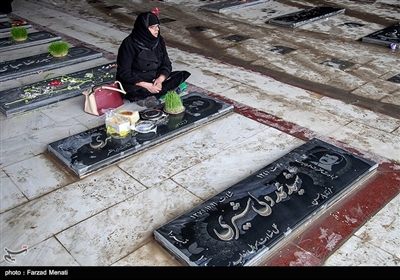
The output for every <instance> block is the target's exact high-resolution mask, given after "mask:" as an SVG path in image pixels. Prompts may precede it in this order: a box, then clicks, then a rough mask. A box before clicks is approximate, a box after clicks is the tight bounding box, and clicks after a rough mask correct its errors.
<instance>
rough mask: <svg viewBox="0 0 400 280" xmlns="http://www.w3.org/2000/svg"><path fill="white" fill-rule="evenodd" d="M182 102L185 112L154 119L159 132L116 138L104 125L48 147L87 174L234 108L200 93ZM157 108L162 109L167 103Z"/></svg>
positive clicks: (77, 169)
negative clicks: (110, 134)
mask: <svg viewBox="0 0 400 280" xmlns="http://www.w3.org/2000/svg"><path fill="white" fill-rule="evenodd" d="M182 102H183V105H184V106H185V111H184V112H183V113H181V114H178V115H168V114H164V117H163V118H161V119H158V120H156V119H154V120H151V121H152V122H154V124H156V127H157V128H156V130H155V131H149V132H147V133H138V132H136V131H132V133H130V134H128V135H127V136H126V137H124V138H120V137H115V138H114V137H112V136H109V135H108V134H107V130H106V126H105V125H101V126H98V127H95V128H93V129H90V130H87V131H84V132H82V133H79V134H76V135H72V136H69V137H67V138H64V139H61V140H58V141H55V142H53V143H50V144H49V145H48V150H49V151H50V152H51V153H53V154H54V155H55V156H56V157H57V158H59V159H60V160H61V161H62V162H63V163H64V164H66V165H67V167H68V168H70V169H71V170H72V171H73V172H75V173H76V174H77V175H78V176H79V177H83V176H85V175H88V174H90V173H93V172H95V171H97V170H99V169H101V168H104V167H106V166H108V165H110V164H112V163H115V162H118V161H120V160H122V159H124V158H126V157H128V156H131V155H133V154H136V153H137V152H140V151H143V150H145V149H147V148H149V147H152V146H154V145H156V144H159V143H161V142H163V141H165V140H167V139H170V138H172V137H175V136H176V135H179V134H181V133H183V132H186V131H189V130H190V129H193V128H195V127H198V126H200V125H202V124H204V123H206V122H209V121H211V120H214V119H216V118H219V117H221V116H223V115H225V114H228V113H230V112H232V111H233V106H232V105H229V104H227V103H224V102H222V101H219V100H217V99H214V98H211V97H209V96H206V95H203V94H201V93H198V92H193V93H189V94H187V95H185V96H183V97H182ZM155 110H158V111H160V112H162V110H163V104H162V105H160V106H159V107H156V108H155ZM147 120H148V119H147ZM99 144H103V145H104V144H105V145H104V146H103V145H99ZM98 146H102V147H101V148H98Z"/></svg>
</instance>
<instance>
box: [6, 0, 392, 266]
mask: <svg viewBox="0 0 400 280" xmlns="http://www.w3.org/2000/svg"><path fill="white" fill-rule="evenodd" d="M53 2H54V1H40V2H38V1H33V0H32V1H31V0H28V1H25V0H17V1H14V2H13V9H14V11H13V13H12V14H10V15H9V16H10V17H16V18H21V19H25V20H26V21H28V22H29V23H31V24H32V27H33V30H48V31H50V32H53V33H55V34H57V35H60V36H61V37H62V38H63V39H65V40H67V41H68V42H70V43H71V44H72V45H85V46H90V47H93V48H95V49H96V50H101V51H102V52H103V57H102V58H99V59H96V60H93V61H90V62H85V63H80V64H79V65H74V66H68V67H64V68H62V69H56V70H52V71H50V72H44V73H38V74H37V75H30V76H28V77H21V78H18V79H15V80H12V81H7V82H2V83H1V85H0V90H5V89H8V88H14V87H17V86H21V85H24V84H27V83H31V82H34V81H40V80H42V79H43V78H44V77H45V76H46V75H49V74H50V75H56V74H61V73H69V72H75V71H79V70H81V69H85V68H89V67H93V66H95V65H101V64H104V63H106V62H107V61H110V62H112V61H114V60H115V59H116V53H117V48H118V45H119V43H120V42H121V41H122V39H123V38H125V36H127V35H128V34H129V31H130V29H131V26H132V25H133V21H134V18H135V16H134V14H135V13H134V12H137V11H144V10H151V9H152V8H153V7H154V6H158V7H159V9H160V11H161V14H160V18H163V17H164V16H165V17H168V18H169V17H170V18H174V19H176V21H172V22H167V23H164V24H162V29H161V32H162V34H163V35H164V37H165V38H166V41H167V45H168V50H169V53H170V56H171V60H172V61H173V67H174V69H176V70H179V69H186V70H188V71H190V72H191V73H192V75H191V76H190V78H189V79H188V83H189V91H200V92H204V93H206V94H209V95H211V96H214V97H216V98H220V99H221V100H224V101H226V102H229V103H231V104H233V105H234V106H235V111H234V113H232V114H230V115H228V116H225V117H223V118H221V119H218V120H216V121H213V122H212V123H209V124H207V125H204V126H202V127H200V128H197V129H195V130H193V131H190V132H188V133H186V134H184V135H181V136H179V137H177V138H175V139H172V140H170V141H168V142H166V143H162V144H160V145H158V146H156V147H154V148H152V149H149V150H148V151H145V152H143V153H140V154H138V155H135V156H134V157H131V158H128V159H126V160H124V161H122V162H119V163H117V164H114V165H111V166H110V167H108V168H106V169H104V170H102V171H99V172H97V173H95V174H92V175H90V176H88V177H86V178H83V179H78V178H76V177H74V176H73V174H70V172H68V170H67V169H66V168H65V166H63V165H62V164H60V163H59V162H57V161H56V160H54V159H52V157H51V156H50V155H49V154H48V152H47V151H46V150H47V144H48V143H50V142H53V141H55V140H58V139H61V138H64V137H67V136H70V135H73V134H75V133H78V132H81V131H84V130H87V129H90V128H93V127H95V126H98V125H100V124H102V123H104V119H103V118H102V117H94V116H90V115H88V114H85V113H84V112H83V101H84V98H83V96H78V97H76V98H72V99H69V100H65V101H62V102H59V103H58V104H55V105H51V106H48V107H46V108H43V109H40V110H37V111H34V112H31V113H27V114H24V115H21V116H16V117H12V118H7V117H5V116H0V122H1V136H0V137H1V138H0V141H1V142H0V145H1V146H0V148H1V162H0V164H1V190H2V195H1V202H2V203H1V214H0V218H1V248H5V247H7V248H9V249H12V250H20V249H21V247H22V246H24V245H26V246H28V247H29V251H28V253H27V254H25V255H20V256H18V258H17V263H16V265H18V266H182V264H181V263H180V262H178V260H177V259H175V258H174V257H173V256H172V255H170V254H169V253H168V252H166V251H165V250H164V249H163V248H162V247H161V246H160V244H158V243H157V242H156V241H155V240H154V238H153V231H154V230H155V229H156V228H158V227H159V226H161V225H163V224H164V223H166V222H168V221H170V220H171V219H173V218H174V217H176V216H178V215H180V214H182V213H184V212H186V211H187V210H189V209H191V208H193V207H194V206H196V205H198V204H199V203H200V202H202V201H204V200H206V199H208V198H210V197H212V196H213V195H215V194H217V193H219V192H220V191H222V190H224V189H226V188H227V187H229V186H231V185H233V184H234V183H236V182H238V181H240V180H241V179H243V178H245V177H247V176H248V175H249V174H251V173H252V172H254V171H256V170H258V169H260V168H261V167H264V166H266V165H267V164H268V163H270V162H272V161H274V160H275V159H277V158H279V157H281V156H282V155H284V154H286V153H287V152H289V151H290V150H292V149H294V148H295V147H298V146H299V145H301V144H302V143H304V142H305V141H307V140H309V139H311V138H313V137H317V138H319V139H321V140H323V141H326V142H329V143H332V144H334V145H336V146H338V147H341V148H345V149H348V150H350V151H352V152H355V153H357V154H360V155H362V156H364V157H366V158H368V159H371V160H373V161H375V162H377V163H379V167H378V172H377V173H376V175H375V176H374V177H373V178H371V179H370V180H368V181H367V182H363V184H361V185H360V186H358V187H357V188H355V189H354V191H353V192H351V193H350V194H349V195H348V196H346V197H345V198H343V199H342V200H341V201H340V202H338V203H337V204H335V205H333V206H332V207H331V208H329V209H326V212H325V213H324V214H323V215H321V216H319V217H316V218H315V220H314V221H313V223H311V224H310V225H307V226H306V227H304V228H303V229H302V230H301V231H298V232H296V233H294V234H293V235H292V236H289V237H288V239H287V242H282V244H278V245H277V246H276V248H275V249H274V250H271V252H270V253H269V254H268V255H266V257H265V260H264V261H263V262H262V263H260V264H259V266H386V267H387V266H399V258H400V239H399V238H400V236H399V234H398V232H399V229H400V220H399V213H400V209H399V205H400V204H399V203H400V196H399V189H400V152H399V151H400V144H399V143H400V120H399V115H398V113H399V112H398V111H397V110H398V106H399V98H398V97H399V95H400V85H399V84H397V83H393V82H389V81H387V79H388V78H390V77H392V76H394V75H397V74H399V73H398V69H397V68H398V67H397V65H398V64H399V59H400V56H399V55H400V54H399V52H395V53H392V52H391V51H390V49H388V48H386V47H384V46H378V45H374V44H370V43H361V42H359V41H356V40H355V39H356V38H359V36H360V35H361V33H362V34H365V35H366V34H369V32H371V31H372V30H375V29H380V28H382V27H383V26H384V24H385V23H388V22H389V21H391V19H393V21H394V20H395V18H396V17H397V19H398V18H399V16H398V14H397V15H396V14H393V11H398V8H393V9H392V10H393V11H391V12H390V13H389V14H386V13H388V12H387V7H388V5H389V6H390V3H389V2H390V1H375V2H376V3H375V4H374V5H375V6H374V8H371V9H368V10H365V9H367V7H369V5H368V4H365V3H364V2H362V1H360V2H358V1H343V3H344V4H346V5H349V6H351V7H352V10H351V11H352V12H351V13H350V15H346V14H345V15H341V16H335V17H334V18H332V19H324V20H322V21H321V22H320V23H312V24H307V25H306V26H303V27H301V28H299V29H296V30H293V29H288V28H286V27H285V28H284V27H277V26H272V25H269V24H268V25H265V24H264V21H265V19H266V17H268V15H266V14H262V15H260V14H259V13H260V11H261V12H262V11H264V13H265V11H268V9H275V10H279V8H280V7H282V6H284V7H285V9H283V11H289V10H296V9H299V7H301V6H303V5H305V4H304V3H306V2H312V1H301V2H302V4H298V3H297V2H298V1H272V3H268V2H266V3H261V4H257V5H254V6H249V7H247V8H241V10H240V11H239V10H232V11H230V12H227V13H223V14H218V13H212V12H209V11H199V10H198V7H199V6H201V5H204V4H205V3H208V2H209V1H195V0H192V1H180V0H173V1H119V2H118V5H120V6H122V7H123V8H116V9H110V8H107V6H111V5H115V3H114V1H92V2H93V3H92V4H89V3H90V2H91V1H76V2H77V4H76V5H74V6H73V7H71V6H66V5H67V4H68V3H69V1H57V3H56V4H53ZM324 2H325V3H329V2H331V3H334V2H335V1H324ZM384 2H385V5H384ZM392 2H393V1H392ZM394 2H396V1H394ZM54 3H55V2H54ZM378 4H381V6H382V7H386V8H385V9H384V8H381V9H378V8H379V7H378ZM392 4H393V3H392ZM270 5H272V6H270ZM257 12H258V13H257ZM365 12H368V13H371V14H372V13H375V14H376V15H377V16H378V17H379V19H380V20H379V22H377V23H376V22H369V24H368V25H367V27H365V29H363V30H362V31H357V32H360V33H357V34H353V33H351V32H345V31H343V30H338V29H335V28H337V27H334V26H337V25H338V21H339V22H347V21H358V22H365V21H367V19H361V18H359V17H358V15H359V14H362V13H365ZM181 13H182V14H181ZM183 15H184V16H183ZM188 15H190V18H189V16H188ZM348 17H350V18H348ZM391 17H392V18H391ZM383 18H384V19H383ZM249 22H251V24H249ZM189 25H190V26H189ZM199 25H202V26H203V25H207V26H209V27H210V30H208V31H206V32H204V33H202V32H200V33H193V32H192V31H190V30H192V29H191V28H190V27H192V28H193V27H196V26H199ZM318 28H319V29H318ZM299 30H300V31H299ZM318 30H319V31H318ZM333 31H335V32H333ZM237 33H238V34H240V35H247V36H249V37H250V38H249V39H246V40H244V41H242V42H232V41H229V40H226V39H224V38H225V37H226V36H227V35H228V34H229V35H232V34H237ZM169 42H171V43H169ZM295 43H296V44H295ZM278 44H280V45H290V46H292V47H294V48H295V49H296V51H294V52H292V53H289V54H285V55H281V54H276V53H273V52H271V51H268V49H269V48H270V47H272V46H275V45H278ZM206 45H209V46H212V48H210V49H208V48H204V46H206ZM45 48H46V46H35V47H32V48H27V49H22V50H21V49H19V50H15V51H8V52H5V53H1V61H5V60H10V59H15V58H17V57H24V56H28V55H29V54H34V53H41V52H44V51H45ZM200 50H202V51H200ZM329 57H338V58H341V59H345V60H348V61H352V62H354V65H353V66H352V67H351V68H350V69H346V70H345V71H344V70H341V69H337V68H335V67H330V66H326V65H323V64H321V62H323V61H326V60H327V59H328V58H329ZM0 264H1V266H4V267H7V266H10V263H8V262H6V261H5V260H4V259H2V261H1V263H0Z"/></svg>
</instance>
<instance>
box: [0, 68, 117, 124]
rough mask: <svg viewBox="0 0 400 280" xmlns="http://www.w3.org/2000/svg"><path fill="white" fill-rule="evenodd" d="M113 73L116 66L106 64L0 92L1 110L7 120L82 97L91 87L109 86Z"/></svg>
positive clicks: (113, 79)
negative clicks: (10, 117) (59, 102)
mask: <svg viewBox="0 0 400 280" xmlns="http://www.w3.org/2000/svg"><path fill="white" fill-rule="evenodd" d="M116 72H117V71H116V63H108V64H104V65H100V66H96V67H93V68H89V69H85V70H82V71H78V72H74V73H70V74H66V75H62V76H58V77H54V78H51V79H46V80H43V81H40V82H36V83H32V84H28V85H25V86H23V87H18V88H13V89H9V90H5V91H1V92H0V110H1V112H2V113H3V114H5V115H6V116H7V117H9V116H14V115H18V114H22V113H25V112H29V111H32V110H36V109H38V108H40V107H44V106H47V105H50V104H53V103H56V102H58V101H61V100H65V99H68V98H72V97H75V96H78V95H81V94H82V92H83V91H84V90H86V89H88V88H90V87H92V86H94V85H99V84H108V83H112V82H114V81H115V75H116ZM59 82H61V83H59Z"/></svg>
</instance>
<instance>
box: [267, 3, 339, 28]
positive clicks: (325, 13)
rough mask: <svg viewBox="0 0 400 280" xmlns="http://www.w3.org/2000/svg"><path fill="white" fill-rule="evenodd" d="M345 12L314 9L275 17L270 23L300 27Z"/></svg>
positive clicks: (335, 9)
mask: <svg viewBox="0 0 400 280" xmlns="http://www.w3.org/2000/svg"><path fill="white" fill-rule="evenodd" d="M344 12H345V9H342V8H335V7H325V6H321V7H313V8H309V9H305V10H301V11H298V12H294V13H289V14H286V15H282V16H278V17H274V18H271V19H269V20H268V22H270V23H273V24H277V25H283V26H290V27H298V26H301V25H304V24H306V23H310V22H313V21H316V20H320V19H323V18H327V17H330V16H333V15H337V14H341V13H344Z"/></svg>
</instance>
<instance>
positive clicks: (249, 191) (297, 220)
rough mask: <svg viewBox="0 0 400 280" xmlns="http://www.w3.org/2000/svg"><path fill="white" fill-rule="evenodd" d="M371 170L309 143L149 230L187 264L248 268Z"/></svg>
mask: <svg viewBox="0 0 400 280" xmlns="http://www.w3.org/2000/svg"><path fill="white" fill-rule="evenodd" d="M376 168H377V164H376V163H375V162H372V161H369V160H367V159H364V158H362V157H359V156H357V155H355V154H352V153H349V152H347V151H345V150H343V149H340V148H337V147H335V146H333V145H330V144H328V143H325V142H323V141H321V140H319V139H315V138H314V139H312V140H310V141H308V142H306V143H305V144H303V145H301V146H300V147H298V148H296V149H294V150H292V151H291V152H289V153H288V154H286V155H285V156H283V157H281V158H279V159H278V160H276V161H274V162H272V163H271V164H268V165H267V166H266V167H264V168H262V169H261V170H259V171H257V172H255V173H254V174H252V175H250V176H249V177H247V178H245V179H244V180H242V181H240V182H238V183H237V184H235V185H233V186H231V187H229V188H227V189H226V190H224V191H222V192H220V193H219V194H217V195H215V196H214V197H212V198H210V199H209V200H207V201H205V202H203V203H201V204H200V205H198V206H196V207H195V208H193V209H192V210H190V211H188V212H186V213H184V214H182V215H181V216H179V217H177V218H175V219H174V220H172V221H170V222H169V223H167V224H165V225H163V226H161V227H160V228H158V229H157V230H155V231H154V236H155V239H156V240H157V241H158V242H160V243H161V244H162V245H163V246H164V247H165V248H166V249H167V250H168V251H169V252H171V253H172V254H173V255H175V256H177V257H178V259H180V260H181V261H182V262H183V263H185V264H187V265H190V266H249V265H254V264H257V262H259V261H260V259H261V257H262V256H265V253H266V252H268V251H269V250H270V248H272V247H273V246H274V245H276V244H277V243H278V242H279V241H281V240H283V239H284V238H285V237H286V236H288V235H289V234H290V233H291V232H292V231H293V230H295V229H297V228H298V227H299V226H300V225H301V224H303V223H304V222H306V221H307V218H308V217H310V216H315V214H316V213H317V212H319V211H322V210H323V209H326V207H327V205H332V203H334V202H336V201H337V200H338V199H339V198H341V197H343V195H344V193H347V192H348V191H349V189H350V188H351V187H352V186H354V185H355V183H357V182H359V181H360V180H361V179H362V178H363V177H366V175H368V174H372V172H373V171H374V170H375V169H376Z"/></svg>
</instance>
